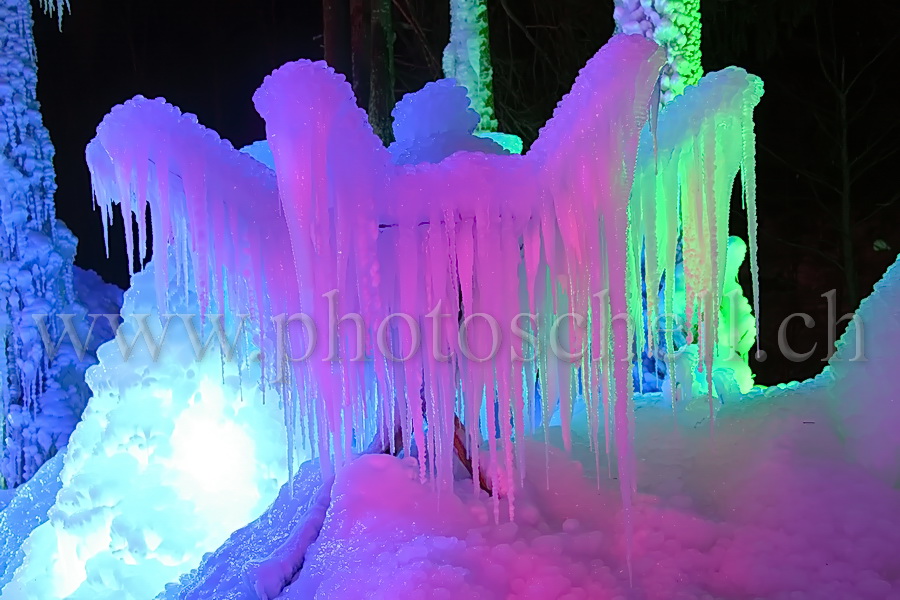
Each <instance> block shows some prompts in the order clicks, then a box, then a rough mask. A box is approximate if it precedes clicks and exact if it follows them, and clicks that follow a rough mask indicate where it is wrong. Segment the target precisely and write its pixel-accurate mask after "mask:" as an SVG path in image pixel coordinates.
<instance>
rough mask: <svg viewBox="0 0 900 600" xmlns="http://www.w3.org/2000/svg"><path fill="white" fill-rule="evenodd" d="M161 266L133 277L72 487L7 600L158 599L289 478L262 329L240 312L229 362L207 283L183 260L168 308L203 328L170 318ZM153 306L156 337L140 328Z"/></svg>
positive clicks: (67, 470)
mask: <svg viewBox="0 0 900 600" xmlns="http://www.w3.org/2000/svg"><path fill="white" fill-rule="evenodd" d="M159 256H163V257H164V256H166V254H165V253H162V254H157V257H159ZM172 262H173V264H174V261H172ZM154 263H155V264H154ZM154 263H151V265H150V266H149V267H148V268H147V269H145V270H144V271H142V272H141V273H139V274H137V275H135V276H134V278H133V279H132V287H131V289H130V290H129V291H128V292H127V293H126V296H125V305H124V307H123V311H122V314H123V318H124V323H123V325H122V326H121V327H120V328H119V330H118V335H117V338H116V340H113V341H110V342H108V343H106V344H104V345H103V346H102V347H101V348H100V351H99V356H100V363H99V365H97V366H95V367H93V368H92V369H90V370H89V371H88V383H89V384H90V386H91V389H92V390H93V391H94V396H93V397H92V398H91V400H90V402H89V404H88V407H87V410H86V411H85V414H84V419H83V421H82V422H81V423H80V424H79V425H78V428H77V429H76V431H75V433H74V434H73V435H72V439H71V441H70V444H69V446H68V450H67V452H66V457H65V466H64V469H63V472H62V476H61V480H62V490H61V492H60V494H59V497H58V500H57V502H56V504H55V506H54V507H53V509H52V511H51V513H50V519H49V521H48V522H47V523H46V524H44V525H41V526H40V527H39V528H38V529H37V530H35V531H34V533H33V534H32V535H31V536H30V538H29V540H28V542H27V543H26V545H25V547H24V550H25V554H26V560H25V562H24V564H23V566H22V567H21V568H20V569H19V570H18V571H17V572H16V574H15V577H14V578H13V580H12V582H11V583H9V585H7V586H6V587H5V588H3V591H2V594H0V598H3V600H13V599H21V598H40V599H41V600H51V599H57V598H58V599H63V598H66V599H68V600H78V599H84V600H87V599H90V600H104V599H108V600H137V599H149V598H152V597H153V596H154V595H156V594H157V593H158V592H159V591H161V590H162V589H163V586H164V585H165V584H166V583H168V582H170V581H174V580H175V579H177V578H178V576H179V575H181V574H182V573H184V572H186V571H188V570H190V569H192V568H194V567H196V566H197V565H198V564H199V562H200V559H201V558H202V556H203V555H204V554H205V553H206V552H210V551H212V550H214V549H215V548H217V547H218V546H219V545H221V544H222V542H223V541H224V540H225V539H226V538H227V537H228V535H229V534H230V533H231V532H232V531H234V530H235V529H237V528H239V527H241V526H242V525H244V524H246V523H247V522H249V521H251V520H252V519H254V518H256V517H257V516H258V515H259V514H260V513H261V512H262V511H263V510H264V509H265V508H266V507H268V506H269V504H270V503H271V502H272V500H273V499H274V498H275V497H276V495H277V493H278V490H279V488H280V486H281V484H282V483H284V481H285V480H286V459H285V452H284V447H285V444H286V442H285V437H284V426H283V424H282V422H281V417H280V416H281V410H280V409H279V405H278V400H279V396H278V393H277V391H276V390H273V389H268V390H266V391H265V392H263V391H261V390H260V389H259V372H258V367H257V366H256V365H255V363H252V362H249V361H250V359H251V358H252V354H251V353H252V350H253V347H252V344H250V343H249V342H248V340H250V339H252V337H253V332H252V331H250V330H249V329H248V330H246V333H245V334H244V335H238V331H239V329H238V322H239V320H238V319H236V318H229V319H225V321H224V322H223V323H224V328H223V330H222V331H224V332H225V336H226V337H227V339H228V340H230V341H231V343H235V340H236V350H235V355H234V358H233V360H230V361H229V360H228V359H227V355H226V356H225V358H224V359H223V354H222V352H220V348H222V347H224V346H222V345H221V343H220V341H219V338H218V336H217V335H213V320H212V317H211V316H210V317H209V318H208V319H207V321H206V325H205V327H202V326H201V323H200V319H199V317H197V316H196V315H197V314H198V312H199V310H198V300H197V296H196V294H195V293H194V292H193V291H186V290H192V289H193V287H194V286H193V284H192V283H191V280H190V278H185V277H184V274H183V273H182V272H178V273H176V272H175V271H174V270H172V271H170V272H169V275H168V276H167V279H165V280H164V283H165V284H166V287H165V289H166V290H167V294H168V307H169V309H170V310H171V313H173V314H179V315H189V316H190V319H189V320H190V321H191V322H192V323H193V325H194V327H195V329H193V330H189V329H188V328H187V327H186V324H185V321H184V320H182V319H181V318H180V317H174V318H172V319H171V320H170V321H167V322H168V326H165V325H164V322H166V321H165V320H161V319H160V317H159V313H158V311H157V294H156V289H155V285H156V281H155V276H154V272H155V271H156V265H158V259H156V260H154ZM210 308H211V309H212V311H213V312H214V311H215V309H216V304H215V302H214V303H212V305H211V306H210ZM141 315H146V316H147V317H148V318H147V320H146V321H144V322H145V323H147V328H148V330H149V331H153V332H154V333H155V334H156V336H157V338H156V339H157V340H158V344H156V345H155V346H154V345H153V344H147V342H146V338H144V339H143V340H142V339H140V323H141V321H140V320H138V319H139V317H140V316H141ZM247 327H248V328H249V327H252V325H251V324H250V323H249V322H248V323H247ZM163 331H165V334H163ZM191 331H194V332H195V333H194V335H193V336H192V334H191V333H190V332H191ZM163 335H164V337H163ZM210 336H212V338H211V339H212V341H209V339H210ZM201 346H206V347H207V351H206V352H205V355H204V354H203V353H202V351H201V350H200V348H201ZM154 348H155V350H154ZM200 357H202V358H200Z"/></svg>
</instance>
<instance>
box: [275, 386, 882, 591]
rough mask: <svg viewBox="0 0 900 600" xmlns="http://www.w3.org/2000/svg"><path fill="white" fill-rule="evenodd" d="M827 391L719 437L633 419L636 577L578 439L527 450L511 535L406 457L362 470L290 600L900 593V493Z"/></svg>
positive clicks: (778, 397)
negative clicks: (569, 445) (844, 424)
mask: <svg viewBox="0 0 900 600" xmlns="http://www.w3.org/2000/svg"><path fill="white" fill-rule="evenodd" d="M828 392H829V389H828V387H827V386H819V385H818V382H813V383H808V384H806V385H805V386H802V387H798V388H794V389H784V390H779V389H776V390H774V391H773V392H770V393H766V394H758V395H756V396H755V397H752V398H747V399H746V400H745V402H744V403H743V404H741V405H733V407H732V408H730V409H729V410H723V411H722V413H720V420H719V421H718V423H717V424H716V427H715V431H714V433H713V434H710V432H709V429H708V428H707V427H706V426H702V427H698V428H685V427H683V426H682V427H676V426H675V424H674V423H673V419H672V415H671V413H669V412H668V411H666V410H664V409H661V408H646V409H642V410H641V411H639V417H638V419H637V424H638V434H637V435H638V445H639V450H638V453H639V458H640V468H639V477H640V479H639V481H640V483H639V494H638V496H637V504H636V506H635V510H634V515H633V527H634V533H633V539H632V541H631V572H632V578H631V582H629V571H628V562H627V558H626V557H627V556H628V553H627V552H626V548H627V545H628V542H627V540H626V537H625V535H624V522H625V520H624V518H623V515H622V512H621V505H620V502H619V492H618V488H617V485H616V481H614V480H611V479H609V478H608V477H607V473H606V465H605V462H604V463H603V464H601V477H600V480H599V484H598V481H597V477H596V474H595V469H594V466H593V465H594V459H593V454H592V453H591V452H590V450H589V449H588V448H587V445H586V442H585V441H584V440H583V441H582V442H583V443H582V444H581V445H579V446H577V447H576V449H575V453H574V454H575V456H574V457H571V458H570V457H569V456H566V455H565V454H564V453H562V452H561V451H559V450H557V449H555V448H548V447H547V446H544V445H543V444H540V443H533V444H529V446H528V453H527V456H528V463H527V464H528V469H527V476H526V483H525V486H524V489H523V490H521V491H520V492H519V493H518V495H517V497H516V501H515V518H514V519H513V520H512V521H510V520H508V519H507V518H506V510H505V509H506V504H505V502H504V503H503V509H504V510H502V511H501V520H500V522H499V523H496V522H494V517H493V514H494V511H493V504H492V501H491V499H490V498H488V497H487V496H486V494H484V493H483V492H482V493H480V494H478V495H473V494H472V490H471V487H472V486H471V482H470V481H465V482H460V488H459V490H458V494H457V495H455V496H454V495H450V494H443V495H438V494H437V493H436V492H434V491H433V490H432V489H431V488H430V486H428V485H427V484H425V485H423V484H421V483H419V481H418V468H417V467H416V466H415V465H414V464H412V459H406V460H403V459H398V458H394V457H390V456H365V457H362V458H360V459H359V460H357V461H356V462H355V463H353V464H352V465H351V466H350V467H349V468H347V469H346V470H345V471H343V472H342V473H341V474H340V475H339V477H338V479H337V481H336V483H335V486H334V489H333V499H332V504H331V507H330V508H329V511H328V515H327V517H326V520H325V524H324V527H323V529H322V533H321V535H320V537H319V539H318V540H317V541H316V542H315V543H314V544H313V545H312V547H311V548H310V550H309V552H308V553H307V556H306V564H305V565H304V567H303V569H302V570H301V572H300V575H299V578H298V579H297V580H296V582H295V583H294V584H293V585H291V586H290V588H289V589H288V590H287V591H286V592H285V593H284V594H283V595H282V596H281V597H282V598H285V599H290V600H309V599H311V598H315V599H326V598H333V599H343V598H423V599H425V598H466V599H481V598H483V599H488V598H491V599H493V598H505V599H512V598H515V599H521V600H526V599H529V600H546V599H563V598H565V599H569V600H575V599H585V600H587V599H601V598H603V599H606V598H610V599H611V598H623V599H624V598H634V599H648V600H649V599H660V600H662V599H667V600H668V599H676V598H684V599H697V598H710V599H711V598H728V599H743V598H748V599H752V598H766V599H773V600H774V599H785V600H787V599H791V600H793V599H795V598H808V599H838V598H848V599H849V598H854V599H859V600H863V599H873V600H874V599H879V600H883V599H888V598H900V554H898V552H897V548H900V490H898V489H897V487H896V485H894V482H892V481H889V480H885V479H883V478H880V477H878V476H876V475H875V474H873V473H872V472H870V471H867V470H865V469H863V468H861V467H860V466H859V464H858V463H857V462H856V461H855V460H854V459H853V458H852V457H851V456H849V455H848V452H847V448H846V446H845V445H844V443H843V441H842V439H841V436H840V435H839V433H838V430H837V427H836V423H835V421H834V420H833V419H832V418H831V416H830V415H829V414H828V409H827V405H828V398H827V395H828ZM548 483H549V487H548V485H547V484H548Z"/></svg>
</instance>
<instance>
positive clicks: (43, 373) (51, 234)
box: [0, 0, 117, 487]
mask: <svg viewBox="0 0 900 600" xmlns="http://www.w3.org/2000/svg"><path fill="white" fill-rule="evenodd" d="M41 4H42V5H43V6H44V8H46V9H48V10H58V11H60V15H61V11H62V10H64V9H65V8H66V7H67V3H66V2H63V1H61V2H58V3H57V2H42V3H41ZM0 28H2V30H0V39H2V44H0V80H2V84H0V120H2V122H3V127H2V128H0V148H2V149H3V150H2V152H3V155H2V157H0V298H2V300H0V339H2V344H3V346H2V348H3V356H2V357H0V382H2V385H0V449H2V455H0V484H3V483H4V481H5V484H6V485H7V486H13V487H14V486H17V485H20V484H21V483H23V482H24V481H26V480H27V479H28V478H29V477H31V476H32V475H33V474H34V473H35V472H36V471H37V469H38V468H39V467H40V466H41V464H43V463H44V461H46V460H47V459H48V458H49V457H51V456H53V455H54V454H55V453H56V452H57V451H58V450H59V449H60V448H62V447H64V446H65V445H66V443H67V441H68V437H69V434H70V433H71V432H72V430H73V429H74V427H75V424H76V423H77V422H78V419H79V418H80V416H81V412H82V411H83V410H84V406H85V403H86V402H87V397H88V395H89V390H88V388H87V386H86V385H85V383H84V371H85V369H86V368H87V367H88V366H90V365H91V364H93V363H94V362H95V361H96V359H95V357H94V352H95V351H96V348H97V346H99V344H100V343H102V342H103V341H105V340H107V339H109V337H110V335H111V331H110V330H109V329H108V328H107V329H106V330H103V328H102V327H101V328H99V329H97V330H95V331H94V332H93V334H92V338H91V340H90V341H89V342H88V344H87V347H86V348H85V349H84V350H85V352H84V354H83V355H82V354H81V349H80V348H76V347H74V346H73V344H71V343H70V341H69V340H68V339H66V340H64V341H63V342H62V343H61V344H59V346H58V347H57V348H55V350H53V351H52V352H48V351H47V350H46V346H47V343H46V342H45V341H44V339H43V338H42V331H41V328H40V327H39V325H38V324H37V323H36V321H35V316H36V315H47V317H46V318H45V320H44V323H45V325H46V329H45V330H44V331H45V332H47V333H48V335H49V339H50V340H52V344H50V345H55V344H56V342H57V341H58V340H59V338H60V336H61V335H62V334H63V323H62V321H61V320H60V319H59V318H58V315H61V314H73V315H75V319H74V320H73V322H75V323H78V328H79V335H80V336H81V337H82V338H83V339H84V337H85V336H86V333H87V329H88V327H89V321H90V320H89V319H86V318H85V316H86V314H87V310H86V308H85V306H84V305H83V304H79V303H78V300H79V299H80V298H81V297H80V296H78V295H77V293H76V289H75V287H76V283H75V282H74V275H73V271H72V259H73V257H74V255H75V246H76V240H75V238H74V236H73V235H72V234H71V233H70V232H69V230H68V229H66V227H65V225H63V224H62V223H60V222H58V221H57V220H56V215H55V210H54V206H53V193H54V191H55V189H56V184H55V182H54V174H53V164H52V160H53V146H52V144H51V143H50V137H49V135H48V133H47V130H46V129H45V128H44V125H43V123H42V121H41V114H40V106H39V104H38V102H37V99H36V96H35V87H36V85H37V63H36V55H35V48H34V40H33V38H32V32H31V28H32V20H31V3H30V2H29V1H28V0H2V2H0ZM101 283H102V282H101ZM98 285H99V284H98ZM101 288H102V286H101V287H98V286H94V290H93V291H98V292H99V293H100V294H101V295H102V294H106V293H107V292H105V291H101ZM110 293H112V294H113V296H115V292H114V291H113V292H110ZM88 297H89V296H88ZM116 310H117V309H116ZM112 312H115V310H113V311H112Z"/></svg>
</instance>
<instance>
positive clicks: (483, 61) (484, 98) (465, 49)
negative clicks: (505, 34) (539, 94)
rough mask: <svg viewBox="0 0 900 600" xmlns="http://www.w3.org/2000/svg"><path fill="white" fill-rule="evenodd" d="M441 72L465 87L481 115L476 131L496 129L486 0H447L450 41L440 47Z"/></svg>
mask: <svg viewBox="0 0 900 600" xmlns="http://www.w3.org/2000/svg"><path fill="white" fill-rule="evenodd" d="M444 76H445V77H451V78H453V79H455V80H456V81H457V83H459V84H460V85H462V86H463V87H465V88H466V89H467V90H468V91H469V100H470V101H471V102H472V108H473V109H474V110H475V112H477V113H478V115H479V116H480V117H481V121H480V122H479V124H478V131H484V132H489V131H497V120H496V119H495V118H494V91H493V86H494V71H493V68H492V67H491V47H490V39H489V36H488V13H487V0H450V43H449V44H447V47H446V48H445V49H444Z"/></svg>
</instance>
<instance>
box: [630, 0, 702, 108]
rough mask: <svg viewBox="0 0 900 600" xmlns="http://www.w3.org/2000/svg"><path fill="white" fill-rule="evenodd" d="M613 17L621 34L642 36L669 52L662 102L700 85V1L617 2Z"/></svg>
mask: <svg viewBox="0 0 900 600" xmlns="http://www.w3.org/2000/svg"><path fill="white" fill-rule="evenodd" d="M614 16H615V19H616V29H617V30H618V31H620V32H622V33H632V34H634V33H639V34H642V35H644V36H645V37H647V38H649V39H652V40H654V41H655V42H656V43H657V44H659V45H660V46H664V47H665V48H666V52H667V54H668V64H667V65H666V66H665V67H664V68H663V75H662V77H661V78H660V88H661V94H662V97H661V100H662V102H664V103H665V102H669V101H670V100H672V99H673V98H675V97H677V96H679V95H680V94H681V93H683V92H684V88H685V87H687V86H689V85H694V84H696V83H697V82H698V81H700V77H702V76H703V67H702V65H701V63H700V0H615V12H614Z"/></svg>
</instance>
